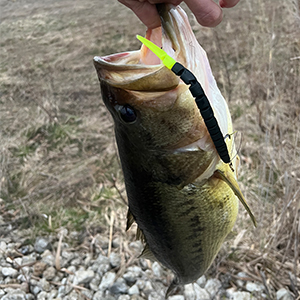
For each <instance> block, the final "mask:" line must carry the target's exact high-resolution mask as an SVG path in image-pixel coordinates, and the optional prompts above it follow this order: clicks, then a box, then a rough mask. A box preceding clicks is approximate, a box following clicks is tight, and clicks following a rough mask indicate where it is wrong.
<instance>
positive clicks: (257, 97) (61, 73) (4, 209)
mask: <svg viewBox="0 0 300 300" xmlns="http://www.w3.org/2000/svg"><path fill="white" fill-rule="evenodd" d="M299 11H300V3H299V0H298V1H297V0H294V1H293V0H285V1H279V0H265V1H262V0H252V1H250V0H242V1H241V2H240V3H239V5H238V6H237V7H236V8H235V9H231V10H226V11H225V13H224V21H223V22H222V24H221V25H219V26H218V27H217V28H215V29H209V28H202V27H201V26H200V25H198V24H197V23H196V22H195V20H194V18H193V16H190V20H191V24H192V27H193V29H194V31H195V34H196V36H197V38H198V41H199V42H200V43H201V45H202V46H203V48H204V49H205V50H206V51H207V53H208V56H209V60H210V62H211V67H212V70H213V73H214V75H215V77H216V79H217V81H218V84H219V87H220V89H221V91H222V92H223V94H224V96H225V98H226V99H227V100H228V102H229V107H230V110H231V113H232V117H233V121H234V127H235V129H236V130H237V131H238V136H239V140H240V142H238V145H237V147H238V148H239V154H240V156H241V167H240V170H239V181H240V185H241V189H242V191H243V192H244V195H245V197H246V199H247V200H248V202H249V205H250V206H251V207H252V210H253V213H254V214H255V216H256V218H257V221H258V227H257V228H256V229H255V228H253V226H252V224H251V222H250V219H249V217H248V216H247V214H246V212H245V211H244V209H243V207H240V214H239V218H238V221H237V224H236V228H235V231H236V232H237V235H235V236H234V237H232V238H231V239H229V241H227V242H226V243H225V245H224V247H223V248H222V250H221V252H220V254H219V255H218V258H217V259H216V261H215V262H214V264H213V266H212V267H211V269H210V270H209V272H208V274H209V275H210V276H214V277H218V278H221V279H222V280H226V278H227V277H228V276H229V274H230V275H231V277H230V278H231V280H232V281H233V282H234V280H235V279H236V277H235V276H236V274H237V273H238V272H240V271H244V272H246V273H247V275H248V276H249V280H257V281H260V282H262V283H263V284H264V285H265V286H266V287H267V290H268V296H269V298H270V299H273V297H274V292H275V291H276V290H278V289H279V288H281V287H285V288H289V289H290V290H291V291H292V292H293V293H294V295H295V297H297V285H298V288H299V286H300V280H299V276H300V266H299V254H300V250H299V248H300V246H299V235H300V221H299V218H300V213H299V211H300V13H299ZM144 33H145V27H144V26H143V25H142V24H141V23H140V21H139V20H138V19H137V18H136V17H135V16H134V15H133V13H132V12H131V11H130V10H128V9H126V8H125V7H123V6H122V5H121V4H119V3H118V2H117V1H113V0H97V1H95V0H82V1H79V0H74V1H69V0H63V1H62V0H60V1H58V0H54V1H42V0H35V1H33V0H15V1H6V0H0V45H1V49H0V130H1V132H0V197H1V199H0V214H1V215H0V219H1V220H2V223H3V222H4V223H5V224H7V223H10V224H11V228H12V229H16V228H17V229H19V230H24V232H25V233H26V234H27V235H28V238H29V241H30V240H31V241H34V239H35V237H36V236H37V235H53V236H55V235H57V234H59V232H61V230H62V229H67V230H68V232H69V233H70V232H72V231H80V232H81V233H82V234H81V235H80V236H81V238H80V239H77V240H72V238H71V235H70V234H68V235H67V236H66V237H65V240H67V241H68V242H69V243H71V244H74V245H77V246H78V245H82V244H84V243H85V244H86V245H88V244H89V243H91V241H92V240H93V238H94V237H95V236H100V237H103V238H107V239H110V240H112V239H114V238H115V237H119V238H120V240H121V247H120V252H121V253H123V254H124V261H126V259H127V258H126V257H125V252H126V249H127V247H126V245H128V242H129V241H132V240H134V232H133V231H130V232H129V233H127V234H126V233H125V232H124V231H125V216H126V204H125V202H126V195H125V191H124V184H123V178H122V173H121V171H120V164H119V161H118V158H117V154H116V146H115V141H114V137H113V124H112V120H111V118H110V116H109V115H108V113H107V111H106V109H105V107H104V105H103V103H102V101H101V95H100V89H99V83H98V79H97V76H96V73H95V70H94V67H93V62H92V59H93V57H94V56H95V55H107V54H112V53H116V52H122V51H127V50H134V49H138V48H139V47H140V44H139V42H138V41H137V40H136V38H135V35H136V34H141V35H143V34H144ZM5 234H7V232H3V231H1V227H0V237H1V235H2V236H3V235H5ZM226 276H227V277H226ZM298 297H299V294H298Z"/></svg>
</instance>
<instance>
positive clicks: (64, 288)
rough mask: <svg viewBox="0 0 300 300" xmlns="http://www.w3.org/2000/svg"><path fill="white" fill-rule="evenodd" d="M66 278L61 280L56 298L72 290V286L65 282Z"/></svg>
mask: <svg viewBox="0 0 300 300" xmlns="http://www.w3.org/2000/svg"><path fill="white" fill-rule="evenodd" d="M64 279H66V278H64ZM66 281H67V280H62V282H61V283H62V284H63V285H61V286H60V287H59V288H58V295H57V298H59V297H62V298H63V297H64V296H66V295H68V294H69V293H70V292H71V291H72V290H73V287H72V286H71V285H70V284H65V283H67V282H66Z"/></svg>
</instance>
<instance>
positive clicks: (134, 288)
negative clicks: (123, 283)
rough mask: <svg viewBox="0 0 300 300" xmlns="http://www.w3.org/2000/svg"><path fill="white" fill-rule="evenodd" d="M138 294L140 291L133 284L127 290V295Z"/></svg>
mask: <svg viewBox="0 0 300 300" xmlns="http://www.w3.org/2000/svg"><path fill="white" fill-rule="evenodd" d="M139 293H140V290H139V288H138V286H137V285H136V284H134V285H133V286H132V287H130V288H129V289H128V294H129V295H135V294H139Z"/></svg>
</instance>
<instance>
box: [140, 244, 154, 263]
mask: <svg viewBox="0 0 300 300" xmlns="http://www.w3.org/2000/svg"><path fill="white" fill-rule="evenodd" d="M139 258H146V259H150V260H151V261H156V260H157V259H156V258H155V256H154V254H153V253H152V251H151V250H150V248H149V246H148V244H146V246H145V248H144V250H143V252H142V254H141V255H140V256H139Z"/></svg>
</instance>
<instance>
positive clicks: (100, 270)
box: [97, 264, 111, 276]
mask: <svg viewBox="0 0 300 300" xmlns="http://www.w3.org/2000/svg"><path fill="white" fill-rule="evenodd" d="M110 269H111V266H110V264H101V265H99V267H98V269H97V273H98V274H99V275H100V276H103V275H104V274H106V273H107V272H108V271H109V270H110Z"/></svg>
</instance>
